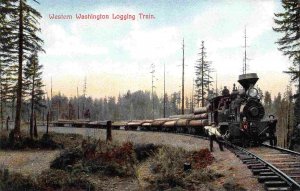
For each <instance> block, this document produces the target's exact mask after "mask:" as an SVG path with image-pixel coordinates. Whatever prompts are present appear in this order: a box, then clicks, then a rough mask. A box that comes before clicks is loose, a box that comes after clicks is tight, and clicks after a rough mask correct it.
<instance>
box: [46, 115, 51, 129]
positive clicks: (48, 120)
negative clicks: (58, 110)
mask: <svg viewBox="0 0 300 191" xmlns="http://www.w3.org/2000/svg"><path fill="white" fill-rule="evenodd" d="M49 115H50V113H49V111H48V113H47V128H46V134H47V135H48V132H49Z"/></svg>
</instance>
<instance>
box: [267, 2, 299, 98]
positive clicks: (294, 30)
mask: <svg viewBox="0 0 300 191" xmlns="http://www.w3.org/2000/svg"><path fill="white" fill-rule="evenodd" d="M282 7H283V8H284V12H283V13H277V14H275V17H276V18H275V19H274V21H275V24H276V25H277V27H274V28H273V30H274V31H276V32H279V33H283V37H281V38H280V39H279V40H278V41H277V42H276V43H277V44H278V45H279V50H280V51H282V52H283V54H284V55H287V56H288V57H289V58H290V59H291V60H292V61H293V65H292V67H290V68H289V72H287V73H290V74H291V76H292V81H295V80H296V79H297V78H298V80H299V89H298V92H300V3H299V0H282Z"/></svg>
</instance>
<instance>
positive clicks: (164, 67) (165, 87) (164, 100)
mask: <svg viewBox="0 0 300 191" xmlns="http://www.w3.org/2000/svg"><path fill="white" fill-rule="evenodd" d="M165 117H166V64H165V63H164V118H165Z"/></svg>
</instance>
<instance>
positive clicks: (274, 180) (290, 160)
mask: <svg viewBox="0 0 300 191" xmlns="http://www.w3.org/2000/svg"><path fill="white" fill-rule="evenodd" d="M226 145H227V147H228V149H229V150H231V151H232V152H233V153H235V154H236V155H237V156H238V157H239V158H240V159H241V160H242V161H243V163H245V164H246V165H247V166H248V168H249V169H251V170H252V172H253V174H254V175H256V176H257V178H258V181H259V182H260V183H264V187H265V189H266V190H270V191H271V190H272V191H275V190H300V184H299V183H300V153H297V152H294V151H290V150H287V149H282V148H278V147H271V146H267V145H263V146H261V147H256V148H248V149H244V148H241V147H238V146H236V145H232V144H230V143H226Z"/></svg>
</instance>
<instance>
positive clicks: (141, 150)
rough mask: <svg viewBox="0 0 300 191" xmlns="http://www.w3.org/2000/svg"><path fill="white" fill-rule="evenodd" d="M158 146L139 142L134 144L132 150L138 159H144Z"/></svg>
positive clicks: (156, 149)
mask: <svg viewBox="0 0 300 191" xmlns="http://www.w3.org/2000/svg"><path fill="white" fill-rule="evenodd" d="M158 148H160V146H157V145H154V144H139V145H135V146H134V152H135V155H136V158H137V160H138V161H144V160H146V159H147V158H149V157H150V156H153V155H154V154H155V153H156V152H157V151H158Z"/></svg>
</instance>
